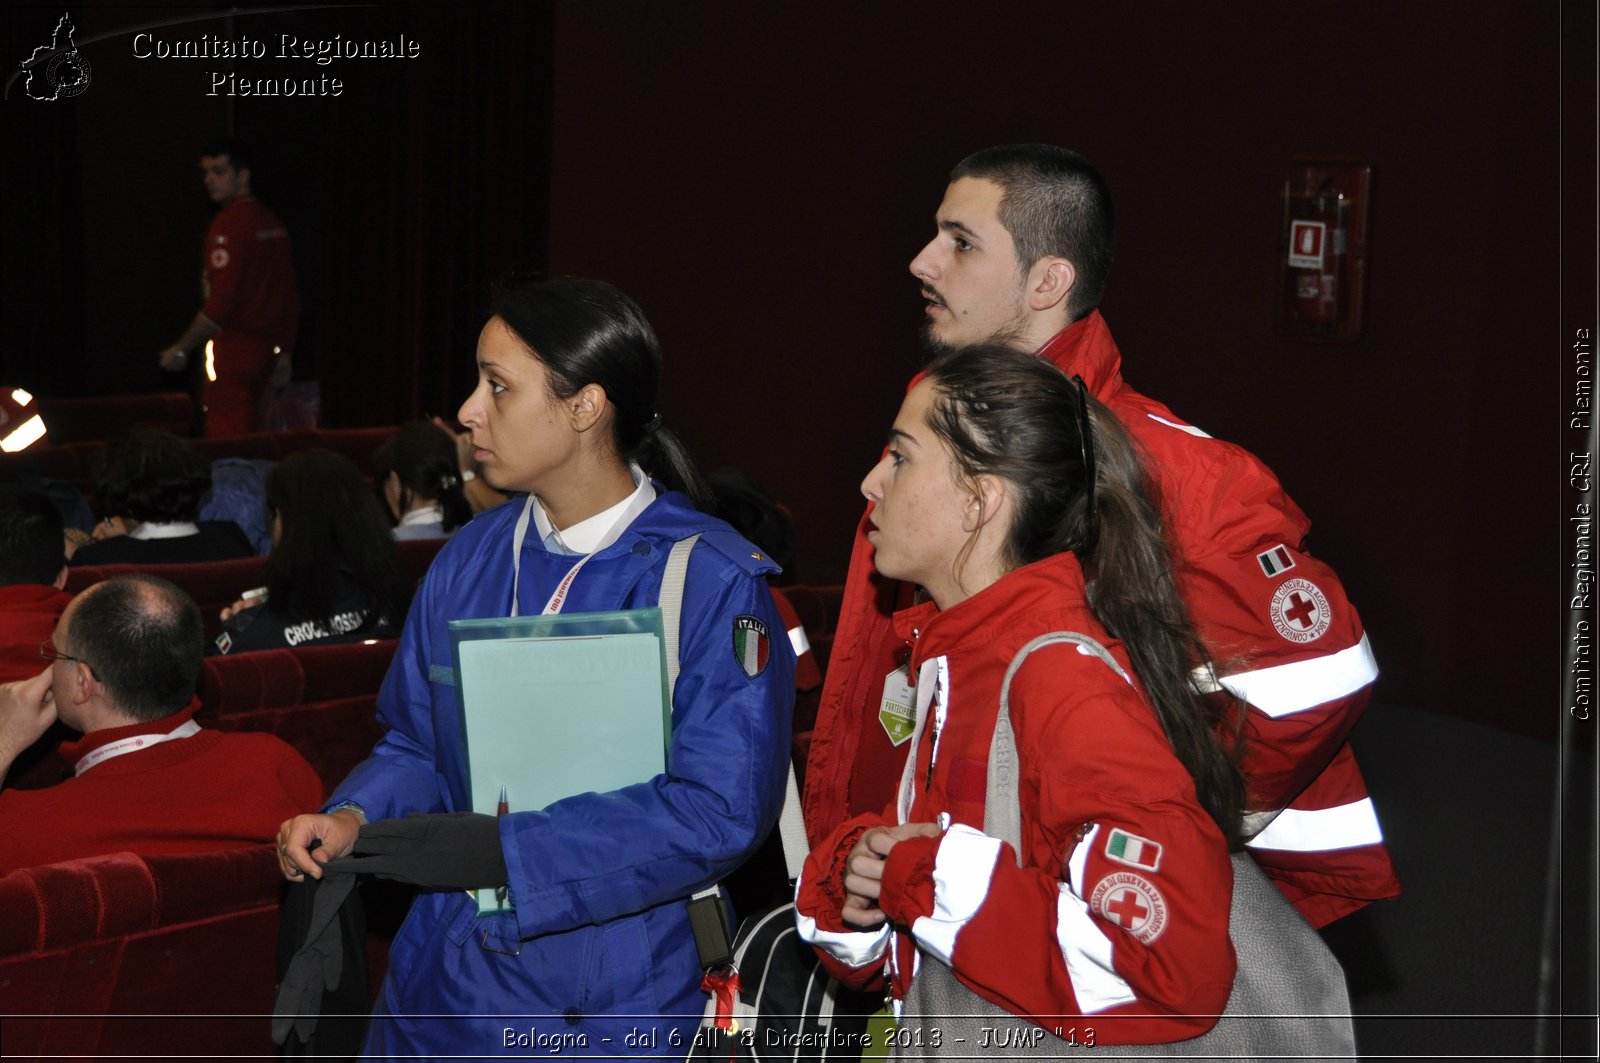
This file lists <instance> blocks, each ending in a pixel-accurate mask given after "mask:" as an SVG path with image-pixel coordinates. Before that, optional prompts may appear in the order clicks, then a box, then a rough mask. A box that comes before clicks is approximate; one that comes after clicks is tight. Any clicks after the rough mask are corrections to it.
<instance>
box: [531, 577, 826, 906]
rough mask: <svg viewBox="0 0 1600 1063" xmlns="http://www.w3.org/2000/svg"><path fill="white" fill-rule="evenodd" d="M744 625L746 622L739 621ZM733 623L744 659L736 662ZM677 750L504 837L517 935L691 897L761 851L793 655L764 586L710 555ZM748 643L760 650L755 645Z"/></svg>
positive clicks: (780, 781) (686, 638)
mask: <svg viewBox="0 0 1600 1063" xmlns="http://www.w3.org/2000/svg"><path fill="white" fill-rule="evenodd" d="M740 618H752V619H753V621H754V622H755V623H752V622H751V619H745V620H741V619H740ZM736 624H737V625H738V630H739V631H740V632H741V636H740V638H741V643H740V644H741V645H742V646H743V647H744V648H746V649H753V651H754V652H753V653H752V654H751V655H747V656H746V658H745V660H748V661H751V662H752V664H751V665H750V667H752V668H753V667H754V666H755V664H758V663H759V664H760V667H759V670H757V671H756V672H755V674H754V675H749V674H747V673H746V666H744V665H742V664H741V659H740V658H739V657H737V656H736V655H735V631H736ZM680 630H681V638H680V644H679V647H680V648H679V661H680V663H681V670H680V673H679V676H678V682H677V687H676V690H675V692H674V696H673V706H672V740H671V744H670V747H669V750H668V755H667V770H666V772H665V773H664V774H661V775H658V776H656V777H655V778H653V779H651V780H649V781H647V782H643V783H639V784H637V785H635V786H629V787H625V788H623V789H620V790H614V791H611V792H609V793H601V794H596V793H588V794H579V795H576V796H573V797H570V798H567V799H565V800H562V801H558V802H556V803H555V804H552V805H550V806H549V807H547V808H545V809H541V810H540V811H537V812H520V813H513V814H512V815H508V816H505V817H503V819H502V822H501V827H500V837H501V843H502V846H503V849H504V853H505V860H506V868H507V871H508V873H509V876H510V892H511V898H512V901H513V903H514V904H515V906H516V918H517V924H518V932H519V933H520V935H521V936H522V937H524V938H528V937H533V936H536V935H540V934H547V933H551V932H555V931H561V930H568V929H571V928H573V927H577V926H583V925H586V924H593V923H603V922H606V921H607V920H611V919H615V918H617V917H619V916H623V915H627V914H630V913H635V912H640V911H643V910H645V909H647V908H652V907H655V906H656V905H660V904H665V903H667V902H669V901H674V900H678V899H681V898H684V897H687V896H688V895H689V894H691V893H693V892H694V891H696V890H698V889H702V888H704V887H706V886H708V885H710V884H711V883H713V882H715V881H717V880H718V879H719V878H721V877H722V876H724V875H725V874H727V873H728V872H729V871H731V870H732V869H733V868H735V867H736V866H738V864H739V863H740V862H741V861H742V860H744V859H745V858H746V857H748V856H749V854H750V853H751V852H752V851H753V850H754V849H755V848H756V846H757V845H759V844H760V843H761V841H762V839H763V838H765V836H766V834H767V832H768V831H769V830H770V829H771V827H772V824H773V823H774V822H775V821H776V819H777V815H778V810H779V808H780V806H781V805H782V803H783V792H784V781H785V778H786V773H787V769H788V756H789V726H790V716H791V713H792V710H793V705H794V652H793V650H792V649H791V648H790V645H789V640H788V639H787V638H786V637H785V636H784V627H783V623H782V621H781V620H779V618H778V614H777V610H776V608H775V607H774V606H773V602H772V592H771V591H770V590H768V588H767V585H766V582H765V581H764V580H762V579H761V578H760V577H759V576H755V575H751V574H749V573H746V572H744V571H740V570H739V569H737V568H734V567H733V566H730V565H728V564H727V562H726V561H725V559H723V558H721V557H720V556H719V555H718V554H717V552H716V551H715V550H712V549H708V548H706V547H705V546H702V547H701V548H699V549H697V550H696V551H695V553H694V554H693V555H692V556H691V560H690V563H689V573H688V579H687V581H686V584H685V588H684V601H683V610H682V620H681V627H680ZM756 635H761V636H762V637H764V639H765V645H764V646H763V647H754V648H752V647H751V645H750V642H749V640H750V639H751V638H753V637H755V636H756Z"/></svg>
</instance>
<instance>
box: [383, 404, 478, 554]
mask: <svg viewBox="0 0 1600 1063" xmlns="http://www.w3.org/2000/svg"><path fill="white" fill-rule="evenodd" d="M372 464H373V467H374V470H375V471H376V473H377V481H378V483H380V484H382V485H383V500H384V503H385V504H386V505H388V507H389V514H390V516H391V517H393V518H394V521H395V528H394V537H395V538H396V539H445V538H449V536H450V535H451V533H453V532H454V531H455V530H456V529H457V528H459V527H461V525H463V524H465V523H466V522H467V521H469V520H471V519H472V506H471V504H470V503H469V502H468V501H467V499H466V496H465V495H464V494H462V489H463V487H464V486H465V483H466V481H465V479H464V474H463V473H462V471H461V468H460V464H459V460H458V455H457V453H456V443H455V440H454V439H453V438H451V436H450V433H449V432H447V431H445V430H443V429H441V428H440V427H439V426H438V425H436V424H434V423H433V422H432V421H411V422H408V423H407V424H403V425H401V426H400V430H399V431H397V432H396V433H395V434H394V435H392V436H390V437H389V438H388V439H386V440H384V442H383V445H382V446H380V447H379V448H378V450H377V453H375V454H373V456H372Z"/></svg>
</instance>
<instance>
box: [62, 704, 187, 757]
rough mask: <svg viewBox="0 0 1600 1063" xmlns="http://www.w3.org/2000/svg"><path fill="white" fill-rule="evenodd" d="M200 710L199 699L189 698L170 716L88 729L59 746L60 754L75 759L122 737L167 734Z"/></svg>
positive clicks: (118, 740) (120, 739)
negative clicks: (71, 740)
mask: <svg viewBox="0 0 1600 1063" xmlns="http://www.w3.org/2000/svg"><path fill="white" fill-rule="evenodd" d="M199 710H200V699H199V698H191V699H190V700H189V704H188V705H187V706H185V707H184V708H183V709H180V710H179V711H178V712H175V713H173V714H172V715H171V716H163V717H162V718H161V719H159V720H147V721H145V722H143V723H130V724H126V725H124V726H122V727H102V728H101V729H100V730H98V731H90V732H89V733H88V734H86V735H84V736H83V737H82V738H80V739H78V740H77V741H76V742H66V743H63V744H62V746H61V755H62V757H64V758H65V759H66V760H68V761H69V762H70V761H77V760H80V759H82V758H83V757H86V756H88V755H89V754H90V753H93V752H94V751H95V750H97V749H99V748H101V747H102V746H108V745H110V744H111V743H113V742H120V741H122V740H123V739H124V738H133V737H135V736H137V735H153V734H168V733H170V732H171V731H172V730H173V729H174V728H176V727H178V726H180V725H181V724H183V723H184V722H185V721H187V720H189V719H192V718H193V717H194V714H195V713H196V712H198V711H199Z"/></svg>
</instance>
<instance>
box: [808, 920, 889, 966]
mask: <svg viewBox="0 0 1600 1063" xmlns="http://www.w3.org/2000/svg"><path fill="white" fill-rule="evenodd" d="M794 925H795V929H797V930H798V931H799V932H800V940H801V941H804V942H806V943H807V944H808V945H816V946H818V947H819V948H823V949H826V950H827V952H828V955H830V956H832V957H833V958H834V959H836V960H838V961H839V962H840V963H848V964H849V965H850V966H852V967H865V966H866V965H867V964H869V963H872V962H874V961H876V960H880V959H882V958H883V950H884V949H885V948H886V947H887V946H888V944H889V935H890V934H891V933H892V931H891V930H890V928H889V924H888V923H884V924H883V925H882V926H880V927H879V928H878V929H876V930H863V931H859V932H850V933H844V934H836V933H833V932H832V931H828V930H818V929H817V921H816V920H815V919H813V918H811V917H810V916H809V915H806V914H804V913H802V912H801V911H800V909H798V908H796V909H795V910H794Z"/></svg>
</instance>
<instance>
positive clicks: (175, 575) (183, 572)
mask: <svg viewBox="0 0 1600 1063" xmlns="http://www.w3.org/2000/svg"><path fill="white" fill-rule="evenodd" d="M266 563H267V559H266V558H265V557H241V558H237V559H235V560H233V561H200V562H195V563H193V564H185V565H81V566H77V567H69V568H68V569H67V590H68V591H69V592H71V593H72V594H77V593H78V592H80V591H82V590H83V589H84V588H85V587H88V586H90V585H92V584H95V583H99V582H100V581H101V580H103V579H110V578H111V577H112V576H123V575H127V574H128V573H131V572H149V573H151V574H152V575H156V576H160V577H161V578H162V579H168V580H171V581H172V582H173V583H176V584H177V585H178V586H180V587H182V588H183V589H184V590H186V591H188V592H189V596H190V597H192V598H193V599H194V600H195V604H196V605H198V606H199V607H200V622H201V624H203V625H204V627H205V636H206V642H207V643H210V642H211V640H212V639H214V638H216V637H217V633H218V632H219V631H221V630H222V620H221V613H222V610H223V609H225V608H227V607H228V606H230V605H232V604H233V603H234V602H236V601H238V599H239V595H240V594H242V593H244V592H245V591H247V590H249V589H250V588H251V587H259V586H261V584H262V582H263V580H262V575H261V572H262V569H263V567H264V566H265V565H266Z"/></svg>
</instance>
